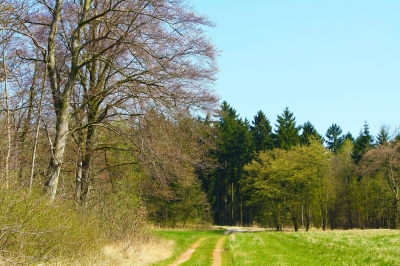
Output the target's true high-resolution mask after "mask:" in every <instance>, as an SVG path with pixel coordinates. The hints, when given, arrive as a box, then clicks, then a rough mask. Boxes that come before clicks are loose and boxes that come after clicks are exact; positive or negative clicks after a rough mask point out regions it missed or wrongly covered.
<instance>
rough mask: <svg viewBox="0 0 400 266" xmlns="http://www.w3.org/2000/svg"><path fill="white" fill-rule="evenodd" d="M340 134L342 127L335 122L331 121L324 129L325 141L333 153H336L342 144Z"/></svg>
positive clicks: (342, 139)
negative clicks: (326, 128) (325, 129)
mask: <svg viewBox="0 0 400 266" xmlns="http://www.w3.org/2000/svg"><path fill="white" fill-rule="evenodd" d="M341 134H342V129H341V128H340V126H338V125H337V124H335V123H333V124H332V125H331V126H330V127H329V128H328V130H327V131H326V134H325V137H326V138H327V140H326V141H325V142H326V144H327V145H328V148H329V150H330V151H331V152H333V153H334V154H337V153H338V150H339V149H340V147H342V146H343V142H344V138H343V137H342V136H340V135H341Z"/></svg>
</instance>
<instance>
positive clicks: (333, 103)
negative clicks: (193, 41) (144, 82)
mask: <svg viewBox="0 0 400 266" xmlns="http://www.w3.org/2000/svg"><path fill="white" fill-rule="evenodd" d="M190 3H191V5H192V6H193V7H194V9H195V10H196V11H197V13H199V14H202V15H206V16H207V17H208V18H209V19H210V20H212V21H213V22H214V23H215V24H216V27H214V28H206V35H207V36H208V37H210V38H211V40H212V42H213V43H214V44H215V46H216V48H217V49H218V50H220V52H221V53H220V56H219V58H218V65H219V68H220V73H219V74H218V80H217V82H216V83H215V87H214V89H215V91H216V92H217V93H218V94H219V95H220V97H221V102H222V101H226V102H227V103H228V104H229V105H230V106H231V107H233V108H234V109H235V110H236V111H237V113H238V114H239V116H240V117H241V118H243V119H244V118H247V119H248V120H249V121H252V120H253V119H254V116H255V115H256V114H257V112H258V111H259V110H262V111H263V112H264V113H265V114H266V116H267V117H268V118H269V120H270V122H271V125H272V126H273V127H275V126H274V125H275V123H276V119H277V115H280V114H282V113H283V110H284V109H285V108H286V107H288V108H289V110H290V111H291V112H293V114H294V116H295V117H296V121H297V124H298V125H300V124H304V123H305V122H307V121H310V122H311V123H312V124H313V125H314V127H315V128H316V129H317V131H318V132H319V133H320V134H322V135H325V133H326V131H327V129H328V128H329V127H330V126H331V125H332V124H333V123H336V124H338V125H339V126H340V127H341V128H342V130H343V133H347V132H350V133H351V134H353V136H354V137H357V136H358V135H359V132H360V130H361V129H362V128H363V125H364V122H365V121H367V123H368V124H369V126H370V131H371V133H372V134H373V135H375V136H376V135H377V134H378V131H379V128H380V127H381V126H382V125H384V124H386V125H390V126H391V128H392V129H394V128H395V127H399V126H400V1H399V0H393V1H389V0H380V1H375V0H362V1H361V0H359V1H357V0H343V1H341V0H326V1H325V0H315V1H312V0H251V1H245V0H192V1H190Z"/></svg>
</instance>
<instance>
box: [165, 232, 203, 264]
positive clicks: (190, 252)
mask: <svg viewBox="0 0 400 266" xmlns="http://www.w3.org/2000/svg"><path fill="white" fill-rule="evenodd" d="M204 239H206V237H203V238H200V239H199V240H197V241H196V242H195V243H194V244H193V245H191V246H190V248H188V249H187V250H186V251H185V252H184V253H183V254H182V255H181V256H180V257H179V258H178V259H177V260H176V261H175V262H174V263H172V264H171V265H170V266H178V265H181V264H182V263H184V262H186V261H188V260H190V258H191V257H192V255H193V253H194V252H195V251H196V249H197V248H198V247H199V246H200V245H201V243H202V242H203V241H204Z"/></svg>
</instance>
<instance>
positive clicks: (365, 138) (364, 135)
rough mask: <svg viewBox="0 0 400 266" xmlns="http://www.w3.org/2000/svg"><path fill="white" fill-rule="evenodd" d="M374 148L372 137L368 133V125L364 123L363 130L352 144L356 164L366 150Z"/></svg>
mask: <svg viewBox="0 0 400 266" xmlns="http://www.w3.org/2000/svg"><path fill="white" fill-rule="evenodd" d="M372 147H374V137H373V136H372V135H371V134H370V133H369V125H368V123H367V121H365V122H364V126H363V129H362V130H360V134H359V135H358V137H357V138H356V140H355V142H354V150H353V159H354V161H355V162H356V163H358V162H359V161H360V160H361V158H362V156H363V155H364V153H365V152H367V150H368V149H370V148H372Z"/></svg>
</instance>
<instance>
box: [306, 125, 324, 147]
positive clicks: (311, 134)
mask: <svg viewBox="0 0 400 266" xmlns="http://www.w3.org/2000/svg"><path fill="white" fill-rule="evenodd" d="M302 129H303V132H302V133H301V136H300V144H302V145H310V144H311V140H312V139H317V140H319V141H320V142H321V143H323V142H324V138H323V137H322V136H321V135H320V134H319V133H318V131H317V130H316V129H315V127H314V126H313V124H311V122H310V121H307V122H305V123H304V125H303V126H302Z"/></svg>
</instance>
